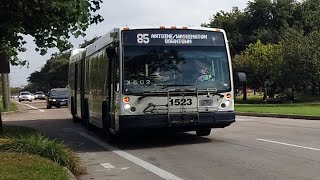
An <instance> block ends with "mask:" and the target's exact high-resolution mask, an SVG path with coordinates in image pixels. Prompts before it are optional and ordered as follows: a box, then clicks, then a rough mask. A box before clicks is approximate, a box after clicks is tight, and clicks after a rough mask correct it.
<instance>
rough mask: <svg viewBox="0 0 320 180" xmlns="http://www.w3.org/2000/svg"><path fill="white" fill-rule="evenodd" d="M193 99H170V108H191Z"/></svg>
mask: <svg viewBox="0 0 320 180" xmlns="http://www.w3.org/2000/svg"><path fill="white" fill-rule="evenodd" d="M190 105H192V99H170V100H169V106H190Z"/></svg>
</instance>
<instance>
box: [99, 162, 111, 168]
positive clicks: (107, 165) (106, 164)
mask: <svg viewBox="0 0 320 180" xmlns="http://www.w3.org/2000/svg"><path fill="white" fill-rule="evenodd" d="M100 165H101V166H102V167H104V168H106V169H114V166H113V165H112V164H110V163H102V164H100Z"/></svg>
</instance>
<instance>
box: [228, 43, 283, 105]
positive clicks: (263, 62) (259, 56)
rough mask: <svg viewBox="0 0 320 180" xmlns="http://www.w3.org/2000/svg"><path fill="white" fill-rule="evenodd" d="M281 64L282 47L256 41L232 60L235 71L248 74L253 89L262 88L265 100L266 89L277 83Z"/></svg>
mask: <svg viewBox="0 0 320 180" xmlns="http://www.w3.org/2000/svg"><path fill="white" fill-rule="evenodd" d="M282 64H283V58H282V47H281V46H280V45H277V44H266V45H265V44H262V43H261V41H257V42H256V43H255V44H250V45H249V46H248V48H247V49H246V50H245V51H244V52H243V53H242V54H241V55H237V56H235V58H234V66H235V67H236V68H235V69H238V70H240V71H243V72H246V73H247V74H248V76H247V77H248V82H249V84H251V85H253V86H254V88H258V87H264V88H265V91H264V99H266V98H267V91H266V88H267V87H268V86H271V85H273V84H275V83H277V80H278V79H279V76H280V74H279V73H280V72H281V68H282V67H283V66H282Z"/></svg>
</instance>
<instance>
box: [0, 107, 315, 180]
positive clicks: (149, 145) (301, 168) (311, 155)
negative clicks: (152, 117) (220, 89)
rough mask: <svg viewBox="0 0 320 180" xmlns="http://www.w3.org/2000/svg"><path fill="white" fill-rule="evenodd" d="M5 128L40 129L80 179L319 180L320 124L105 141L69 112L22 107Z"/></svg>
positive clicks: (241, 122)
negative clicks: (69, 156)
mask: <svg viewBox="0 0 320 180" xmlns="http://www.w3.org/2000/svg"><path fill="white" fill-rule="evenodd" d="M19 108H20V109H21V110H22V112H20V113H15V114H8V115H5V116H4V123H5V124H15V125H25V126H30V127H34V128H37V129H40V130H42V131H43V132H45V133H46V134H47V135H48V136H50V137H51V138H57V139H58V140H62V141H63V142H64V143H65V144H67V145H69V146H70V147H71V148H72V149H74V150H75V151H76V152H77V153H78V155H79V156H80V157H81V160H82V163H83V165H84V166H86V167H87V174H85V175H83V176H81V177H79V178H80V179H97V180H100V179H101V180H104V179H121V180H122V179H130V180H134V179H138V180H140V179H189V180H194V179H197V180H200V179H210V180H211V179H218V180H219V179H223V180H226V179H227V180H228V179H230V180H232V179H236V180H248V179H299V180H300V179H310V180H311V179H320V140H319V137H320V121H312V120H293V119H277V118H256V117H244V116H239V117H237V118H236V119H237V122H236V123H234V124H233V125H231V126H230V127H227V128H225V129H217V130H214V131H213V132H212V133H211V135H210V136H208V137H198V136H196V135H195V134H194V133H177V134H143V135H133V134H132V135H130V136H125V137H123V138H122V139H120V140H119V141H118V142H117V143H114V144H107V142H106V141H105V140H104V139H102V138H101V136H99V134H98V133H92V132H88V131H87V130H86V129H85V128H83V127H82V126H81V125H80V124H74V123H73V122H72V120H71V116H70V115H69V112H68V109H67V108H59V109H54V108H53V109H49V110H47V109H45V103H44V101H33V102H32V103H30V102H22V103H21V104H19Z"/></svg>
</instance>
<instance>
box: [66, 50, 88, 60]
mask: <svg viewBox="0 0 320 180" xmlns="http://www.w3.org/2000/svg"><path fill="white" fill-rule="evenodd" d="M85 50H86V49H85V48H80V49H74V50H72V51H71V56H70V62H69V63H74V62H77V61H80V60H81V59H82V58H84V52H85Z"/></svg>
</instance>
